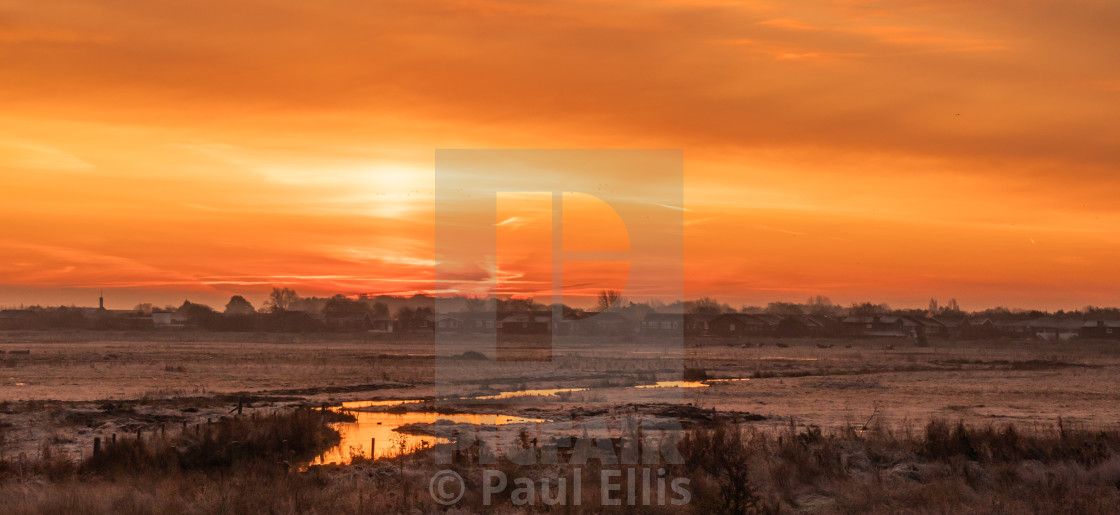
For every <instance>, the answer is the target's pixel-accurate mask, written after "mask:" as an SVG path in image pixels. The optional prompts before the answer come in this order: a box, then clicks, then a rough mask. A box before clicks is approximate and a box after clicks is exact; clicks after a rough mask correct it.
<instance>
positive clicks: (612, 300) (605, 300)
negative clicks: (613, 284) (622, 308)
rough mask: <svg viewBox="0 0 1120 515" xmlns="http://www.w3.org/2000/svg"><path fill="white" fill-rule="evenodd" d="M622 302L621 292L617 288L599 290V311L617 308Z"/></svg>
mask: <svg viewBox="0 0 1120 515" xmlns="http://www.w3.org/2000/svg"><path fill="white" fill-rule="evenodd" d="M621 303H622V294H621V293H619V292H618V291H617V290H603V291H600V292H599V311H608V310H610V309H613V308H617V307H618V306H619V304H621Z"/></svg>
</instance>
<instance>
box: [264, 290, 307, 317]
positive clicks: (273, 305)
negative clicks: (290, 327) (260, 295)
mask: <svg viewBox="0 0 1120 515" xmlns="http://www.w3.org/2000/svg"><path fill="white" fill-rule="evenodd" d="M297 300H299V295H296V292H295V290H293V289H291V288H273V289H272V293H271V294H270V295H269V296H268V301H267V302H266V303H265V306H266V307H267V308H268V310H269V311H272V312H277V311H287V310H288V309H289V308H291V307H292V304H295V302H296V301H297Z"/></svg>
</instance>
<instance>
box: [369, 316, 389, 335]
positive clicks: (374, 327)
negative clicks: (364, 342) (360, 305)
mask: <svg viewBox="0 0 1120 515" xmlns="http://www.w3.org/2000/svg"><path fill="white" fill-rule="evenodd" d="M366 319H367V321H368V324H369V325H368V329H367V330H366V331H367V332H370V333H391V332H393V326H394V324H393V319H392V318H391V317H389V316H388V315H366Z"/></svg>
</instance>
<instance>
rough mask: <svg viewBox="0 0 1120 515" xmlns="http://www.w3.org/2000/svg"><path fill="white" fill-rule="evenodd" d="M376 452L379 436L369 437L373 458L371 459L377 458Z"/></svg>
mask: <svg viewBox="0 0 1120 515" xmlns="http://www.w3.org/2000/svg"><path fill="white" fill-rule="evenodd" d="M376 452H377V438H370V439H369V459H371V460H375V459H377V454H375V453H376Z"/></svg>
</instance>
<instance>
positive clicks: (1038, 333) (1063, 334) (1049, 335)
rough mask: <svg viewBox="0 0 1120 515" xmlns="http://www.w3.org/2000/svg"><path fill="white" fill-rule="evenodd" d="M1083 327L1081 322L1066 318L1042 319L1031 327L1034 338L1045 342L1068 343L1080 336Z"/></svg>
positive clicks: (1083, 324)
mask: <svg viewBox="0 0 1120 515" xmlns="http://www.w3.org/2000/svg"><path fill="white" fill-rule="evenodd" d="M1084 326H1085V322H1084V321H1083V320H1075V319H1068V318H1054V317H1048V318H1042V319H1039V320H1038V321H1036V322H1035V323H1034V325H1033V330H1034V337H1035V338H1036V339H1039V340H1047V341H1069V340H1072V339H1074V338H1077V337H1078V336H1079V335H1080V334H1081V329H1082V328H1083V327H1084Z"/></svg>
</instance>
